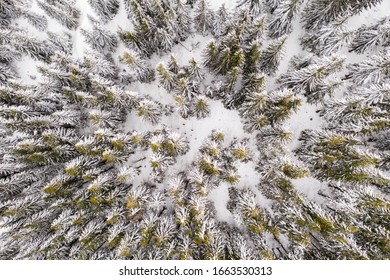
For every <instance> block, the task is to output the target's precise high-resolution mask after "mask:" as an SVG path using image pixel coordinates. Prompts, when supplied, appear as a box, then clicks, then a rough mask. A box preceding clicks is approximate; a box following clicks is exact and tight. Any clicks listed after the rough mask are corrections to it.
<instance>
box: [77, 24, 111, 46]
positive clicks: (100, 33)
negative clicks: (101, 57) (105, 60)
mask: <svg viewBox="0 0 390 280" xmlns="http://www.w3.org/2000/svg"><path fill="white" fill-rule="evenodd" d="M81 33H82V34H83V35H84V37H85V41H86V42H87V43H88V44H89V45H90V46H91V47H92V48H93V49H95V50H97V51H98V52H101V53H109V52H113V51H114V50H115V49H116V47H117V46H118V40H117V38H116V36H115V35H114V34H112V33H111V32H109V31H106V30H104V29H103V28H102V26H99V25H97V24H95V25H94V26H93V30H92V31H88V30H85V29H81Z"/></svg>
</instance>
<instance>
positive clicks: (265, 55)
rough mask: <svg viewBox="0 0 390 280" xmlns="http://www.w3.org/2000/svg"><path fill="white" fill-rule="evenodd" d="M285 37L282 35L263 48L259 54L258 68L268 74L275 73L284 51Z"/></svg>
mask: <svg viewBox="0 0 390 280" xmlns="http://www.w3.org/2000/svg"><path fill="white" fill-rule="evenodd" d="M286 42H287V37H286V36H282V37H281V38H278V39H276V40H274V41H272V42H271V43H270V44H269V45H268V46H267V48H266V49H265V50H263V51H262V52H261V54H260V69H261V70H262V71H263V72H264V73H266V74H268V75H273V74H275V72H276V70H277V69H278V66H279V63H280V60H281V58H282V57H283V54H284V52H285V44H286Z"/></svg>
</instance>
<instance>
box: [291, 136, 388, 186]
mask: <svg viewBox="0 0 390 280" xmlns="http://www.w3.org/2000/svg"><path fill="white" fill-rule="evenodd" d="M300 140H302V141H303V143H302V146H301V147H300V148H298V149H297V154H298V155H299V158H300V159H301V160H302V161H304V162H306V163H308V164H309V166H310V167H311V172H312V174H314V176H315V177H317V178H318V179H319V180H322V181H332V182H337V181H342V182H345V183H348V184H351V185H369V184H375V185H377V186H381V187H383V186H385V185H386V184H388V182H389V178H387V177H386V176H385V175H383V174H381V172H380V171H379V170H378V169H377V168H376V167H377V166H378V165H379V163H380V162H381V158H380V156H379V155H376V154H373V153H370V152H365V151H361V150H359V149H358V148H357V147H356V146H357V145H358V144H359V143H360V141H359V140H358V139H357V138H354V137H351V136H347V135H343V134H341V133H334V132H329V131H309V130H306V131H304V132H303V133H302V135H301V138H300ZM305 150H306V151H305ZM307 151H310V152H311V153H308V152H307Z"/></svg>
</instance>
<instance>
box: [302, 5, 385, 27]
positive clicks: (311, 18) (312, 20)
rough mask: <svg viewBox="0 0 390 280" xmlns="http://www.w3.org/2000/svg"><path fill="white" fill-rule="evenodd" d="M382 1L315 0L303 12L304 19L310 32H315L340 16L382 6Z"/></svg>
mask: <svg viewBox="0 0 390 280" xmlns="http://www.w3.org/2000/svg"><path fill="white" fill-rule="evenodd" d="M381 2H382V0H364V1H359V0H347V1H339V0H330V1H328V0H313V1H310V2H309V3H308V5H307V6H306V7H305V9H304V10H303V15H302V19H303V21H304V23H305V24H304V26H305V28H306V29H308V30H314V29H317V28H318V27H320V26H321V25H323V24H327V23H330V22H332V21H334V20H336V19H337V18H339V17H340V16H344V15H347V14H350V15H354V14H358V13H360V12H361V11H363V10H364V9H369V8H372V7H374V6H376V5H378V4H380V3H381Z"/></svg>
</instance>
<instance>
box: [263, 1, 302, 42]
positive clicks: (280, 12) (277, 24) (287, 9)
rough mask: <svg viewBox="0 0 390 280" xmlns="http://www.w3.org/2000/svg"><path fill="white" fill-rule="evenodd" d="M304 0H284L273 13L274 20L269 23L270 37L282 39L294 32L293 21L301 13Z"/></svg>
mask: <svg viewBox="0 0 390 280" xmlns="http://www.w3.org/2000/svg"><path fill="white" fill-rule="evenodd" d="M301 4H302V0H283V1H281V2H280V3H279V4H278V6H277V8H276V9H275V10H274V11H273V12H272V17H273V19H272V20H271V21H270V23H269V35H270V36H271V37H273V38H277V37H280V36H282V35H285V34H288V33H290V32H291V31H292V21H293V19H294V17H295V15H296V14H297V13H298V12H299V10H300V7H301Z"/></svg>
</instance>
